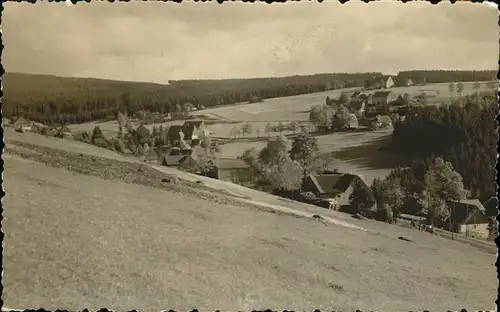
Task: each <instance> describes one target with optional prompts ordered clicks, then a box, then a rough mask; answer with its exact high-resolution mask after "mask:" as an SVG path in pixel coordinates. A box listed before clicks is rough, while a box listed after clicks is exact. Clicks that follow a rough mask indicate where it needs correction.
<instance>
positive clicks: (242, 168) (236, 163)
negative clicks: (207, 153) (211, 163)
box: [213, 158, 255, 183]
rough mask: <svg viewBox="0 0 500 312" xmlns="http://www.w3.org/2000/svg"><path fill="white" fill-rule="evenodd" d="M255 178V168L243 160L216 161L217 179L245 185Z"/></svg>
mask: <svg viewBox="0 0 500 312" xmlns="http://www.w3.org/2000/svg"><path fill="white" fill-rule="evenodd" d="M254 176H255V170H254V168H253V167H252V166H250V165H249V164H247V163H246V162H244V161H243V160H241V159H234V158H219V159H217V160H216V161H215V170H214V176H213V178H215V179H219V180H223V181H228V182H232V183H244V182H250V181H252V180H253V178H254Z"/></svg>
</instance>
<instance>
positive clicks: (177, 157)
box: [156, 146, 193, 166]
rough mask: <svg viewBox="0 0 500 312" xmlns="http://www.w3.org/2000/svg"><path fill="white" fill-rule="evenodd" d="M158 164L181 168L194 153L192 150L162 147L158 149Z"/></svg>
mask: <svg viewBox="0 0 500 312" xmlns="http://www.w3.org/2000/svg"><path fill="white" fill-rule="evenodd" d="M156 152H157V157H158V163H159V164H160V165H163V166H179V165H180V164H181V163H182V162H183V161H184V160H186V158H188V157H190V156H191V155H192V153H193V150H192V149H191V148H189V149H186V148H182V149H181V148H179V147H168V146H161V147H158V148H157V151H156Z"/></svg>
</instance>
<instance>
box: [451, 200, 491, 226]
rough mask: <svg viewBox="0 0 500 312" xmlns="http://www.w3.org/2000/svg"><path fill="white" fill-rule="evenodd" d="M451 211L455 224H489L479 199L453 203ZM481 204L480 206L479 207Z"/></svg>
mask: <svg viewBox="0 0 500 312" xmlns="http://www.w3.org/2000/svg"><path fill="white" fill-rule="evenodd" d="M453 203H454V206H453V207H452V209H451V220H452V222H453V223H461V224H483V223H488V217H487V216H486V215H485V214H484V207H483V205H482V204H481V202H480V201H479V200H477V199H467V200H461V201H455V202H453ZM478 204H479V206H478Z"/></svg>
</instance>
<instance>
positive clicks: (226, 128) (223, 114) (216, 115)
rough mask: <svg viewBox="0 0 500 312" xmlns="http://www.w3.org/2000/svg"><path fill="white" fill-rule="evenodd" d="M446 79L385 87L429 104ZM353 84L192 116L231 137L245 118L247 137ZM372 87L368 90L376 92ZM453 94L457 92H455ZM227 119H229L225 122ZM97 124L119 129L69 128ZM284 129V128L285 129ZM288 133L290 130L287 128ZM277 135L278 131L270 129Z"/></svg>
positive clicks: (439, 97) (440, 94)
mask: <svg viewBox="0 0 500 312" xmlns="http://www.w3.org/2000/svg"><path fill="white" fill-rule="evenodd" d="M463 84H464V90H463V92H462V95H467V94H473V93H475V92H476V90H475V89H474V88H473V84H474V83H473V82H465V83H463ZM448 85H449V84H447V83H437V84H428V85H425V86H412V87H399V88H391V89H388V90H391V91H393V92H394V93H396V94H405V93H408V94H410V95H411V96H417V95H419V94H420V93H422V92H425V93H426V94H427V96H428V102H429V105H437V104H442V103H447V102H449V101H450V93H449V91H448ZM354 90H357V89H356V88H350V89H337V90H332V91H327V92H318V93H311V94H304V95H297V96H289V97H280V98H273V99H267V100H265V101H264V102H262V103H252V104H247V103H240V104H234V105H227V106H220V107H215V108H209V109H204V110H199V111H196V112H194V113H193V115H194V116H201V117H203V116H205V117H209V118H210V119H213V120H220V121H221V123H215V124H210V125H209V126H208V129H209V130H210V131H211V132H212V133H213V135H214V136H217V137H226V138H227V137H230V131H231V129H232V128H233V127H237V128H238V127H241V125H242V124H243V123H245V122H249V123H251V124H252V126H253V132H252V133H251V134H250V135H249V137H255V136H257V133H256V129H257V128H259V129H260V136H266V135H268V134H267V133H265V132H264V129H265V126H266V124H268V123H271V124H272V125H274V124H277V123H278V122H284V123H285V122H292V121H297V122H307V121H308V120H309V109H310V108H311V107H312V106H314V105H322V104H325V98H326V97H327V96H329V97H331V98H338V97H339V96H340V94H341V93H342V92H348V91H354ZM487 90H489V89H488V88H487V86H486V82H482V83H481V88H480V90H479V91H487ZM375 91H376V90H371V91H367V92H375ZM454 96H456V94H454ZM227 122H230V123H227ZM182 123H183V122H182V121H175V122H166V123H163V124H154V125H148V128H150V129H151V128H152V127H153V126H157V127H159V126H160V125H162V126H169V125H172V124H182ZM97 124H99V126H100V127H101V129H102V130H103V132H104V133H105V134H106V135H108V136H114V135H116V132H117V131H118V124H117V122H116V121H107V122H102V123H95V122H90V123H84V124H77V125H71V126H70V129H71V130H75V131H81V130H85V131H91V130H92V129H93V128H94V127H95V126H96V125H97ZM284 133H287V132H284ZM288 133H289V132H288ZM271 135H277V133H271Z"/></svg>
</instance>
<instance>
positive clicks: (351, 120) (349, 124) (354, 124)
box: [344, 113, 359, 129]
mask: <svg viewBox="0 0 500 312" xmlns="http://www.w3.org/2000/svg"><path fill="white" fill-rule="evenodd" d="M344 127H345V128H346V129H357V128H359V122H358V118H357V117H356V115H355V114H352V113H351V114H349V117H348V118H347V121H346V124H345V125H344Z"/></svg>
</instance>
